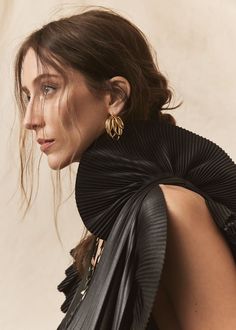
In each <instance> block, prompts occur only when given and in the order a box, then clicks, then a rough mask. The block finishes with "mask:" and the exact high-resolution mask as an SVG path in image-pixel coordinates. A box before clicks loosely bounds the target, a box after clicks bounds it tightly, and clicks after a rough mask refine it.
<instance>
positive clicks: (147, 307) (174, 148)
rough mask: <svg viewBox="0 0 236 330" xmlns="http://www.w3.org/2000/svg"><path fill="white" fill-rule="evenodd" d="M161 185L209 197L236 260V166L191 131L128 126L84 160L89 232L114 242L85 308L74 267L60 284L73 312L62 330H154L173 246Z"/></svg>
mask: <svg viewBox="0 0 236 330" xmlns="http://www.w3.org/2000/svg"><path fill="white" fill-rule="evenodd" d="M159 184H172V185H173V184H175V185H180V186H183V187H185V188H187V189H190V190H192V191H195V192H197V193H199V194H200V195H201V196H203V197H204V198H205V201H206V204H207V206H208V208H209V210H210V212H211V214H212V217H213V219H214V221H215V223H216V224H217V226H218V227H219V229H220V231H221V233H222V235H223V236H224V237H225V239H226V241H227V242H228V245H229V247H230V249H231V251H232V254H233V256H234V259H235V261H236V164H235V163H234V162H233V160H232V159H231V158H230V157H229V155H228V154H227V153H226V152H225V151H224V150H223V149H222V148H221V147H220V146H218V145H217V144H216V143H214V142H212V141H210V140H209V139H206V138H204V137H202V136H200V135H198V134H196V133H193V132H191V131H188V130H187V129H185V128H182V127H179V126H173V125H171V124H169V123H167V122H156V121H152V120H148V121H142V120H139V121H135V122H133V123H128V124H126V126H125V130H124V132H123V135H122V137H121V139H120V140H118V141H116V140H112V139H111V138H110V137H109V136H108V135H107V134H103V135H101V136H100V137H99V138H98V139H97V140H96V141H95V142H94V143H93V144H92V145H91V146H90V147H89V148H88V149H87V150H86V152H85V153H84V154H83V156H82V158H81V161H80V165H79V169H78V173H77V178H76V187H75V199H76V203H77V207H78V210H79V213H80V215H81V218H82V220H83V222H84V224H85V226H86V227H87V228H88V230H89V231H90V232H92V233H93V234H94V235H95V236H98V237H100V238H101V239H103V240H105V241H106V242H105V247H104V250H103V253H102V256H101V258H100V261H99V264H98V265H97V268H96V271H95V273H94V275H93V277H92V280H91V282H90V286H89V289H88V291H87V294H86V296H85V298H84V299H83V301H82V302H80V299H81V294H80V291H81V288H82V287H83V283H82V280H81V278H79V277H76V273H75V272H74V270H75V269H74V268H73V265H72V268H71V269H70V271H71V272H72V273H71V274H72V275H69V274H67V277H66V279H65V280H64V282H62V283H61V285H59V287H58V289H59V290H60V291H63V292H64V293H65V295H66V301H65V303H64V305H62V310H63V311H66V312H67V314H66V316H65V318H64V319H63V320H62V322H61V324H60V325H59V327H58V329H60V330H62V329H70V330H71V329H83V330H88V329H89V330H90V329H91V330H93V329H96V330H97V329H99V330H108V329H109V330H110V329H111V330H126V329H133V330H143V329H147V327H148V325H149V324H150V323H149V322H150V315H151V310H152V307H153V304H154V299H155V296H156V293H157V290H158V286H159V282H160V278H161V273H162V269H163V264H164V259H165V251H166V240H167V224H168V217H167V209H166V202H165V198H164V195H163V193H162V190H161V188H160V187H159ZM196 226H197V223H196ZM193 230H194V229H193ZM206 234H207V233H206ZM70 276H71V278H70ZM66 283H67V285H66ZM68 283H69V284H68ZM76 287H77V289H76ZM68 288H70V290H69V289H68ZM66 289H67V291H66Z"/></svg>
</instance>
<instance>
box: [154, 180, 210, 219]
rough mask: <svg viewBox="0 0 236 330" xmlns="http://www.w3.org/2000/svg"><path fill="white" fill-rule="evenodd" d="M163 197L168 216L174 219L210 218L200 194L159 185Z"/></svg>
mask: <svg viewBox="0 0 236 330" xmlns="http://www.w3.org/2000/svg"><path fill="white" fill-rule="evenodd" d="M159 186H160V188H161V190H162V192H163V195H164V197H165V201H166V205H167V209H168V212H169V215H172V216H174V217H178V216H182V215H185V216H188V217H189V216H190V217H193V218H194V217H195V218H196V217H198V218H199V216H203V215H205V216H206V217H208V218H211V215H210V213H209V210H208V208H207V205H206V202H205V199H204V197H203V196H201V195H200V194H198V193H196V192H195V191H192V190H190V189H187V188H184V187H182V186H177V185H169V184H160V185H159Z"/></svg>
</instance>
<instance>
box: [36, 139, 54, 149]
mask: <svg viewBox="0 0 236 330" xmlns="http://www.w3.org/2000/svg"><path fill="white" fill-rule="evenodd" d="M37 142H38V143H39V144H40V145H41V147H40V150H41V151H43V152H45V151H46V150H48V149H49V148H50V147H51V145H52V144H54V142H55V140H54V139H37Z"/></svg>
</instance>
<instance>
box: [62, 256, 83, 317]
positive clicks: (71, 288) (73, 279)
mask: <svg viewBox="0 0 236 330" xmlns="http://www.w3.org/2000/svg"><path fill="white" fill-rule="evenodd" d="M73 250H74V249H72V250H71V251H70V254H71V256H73ZM65 275H66V277H65V279H64V280H63V281H62V282H61V283H60V284H59V285H58V286H57V289H58V291H60V292H63V293H64V295H65V298H66V299H65V301H64V303H63V304H62V305H61V311H62V312H63V313H66V312H67V310H68V308H69V306H70V304H71V301H72V299H73V297H74V295H75V292H76V290H77V289H78V286H79V284H80V282H81V276H80V274H79V273H78V270H77V269H76V267H75V263H74V262H73V263H72V264H71V265H70V266H69V267H68V268H67V269H66V270H65Z"/></svg>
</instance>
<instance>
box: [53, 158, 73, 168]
mask: <svg viewBox="0 0 236 330" xmlns="http://www.w3.org/2000/svg"><path fill="white" fill-rule="evenodd" d="M48 165H49V167H50V168H51V169H52V170H55V171H57V170H62V169H63V168H65V167H66V166H68V165H70V162H66V161H63V162H58V160H51V159H50V158H48Z"/></svg>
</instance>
